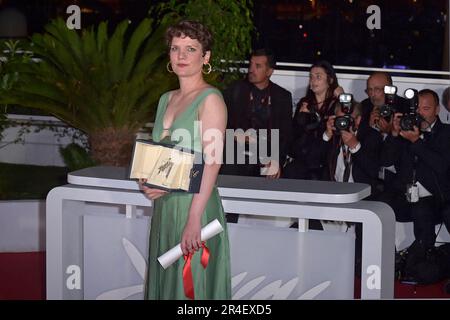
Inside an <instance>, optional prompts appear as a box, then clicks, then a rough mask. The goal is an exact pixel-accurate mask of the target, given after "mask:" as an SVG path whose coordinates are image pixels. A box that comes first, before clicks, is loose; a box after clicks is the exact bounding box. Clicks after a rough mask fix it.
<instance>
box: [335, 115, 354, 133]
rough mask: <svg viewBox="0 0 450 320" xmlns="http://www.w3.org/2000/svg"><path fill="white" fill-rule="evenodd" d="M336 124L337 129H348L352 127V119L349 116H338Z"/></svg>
mask: <svg viewBox="0 0 450 320" xmlns="http://www.w3.org/2000/svg"><path fill="white" fill-rule="evenodd" d="M334 126H335V128H336V129H337V130H348V129H349V128H350V119H349V118H348V117H337V118H336V119H335V120H334Z"/></svg>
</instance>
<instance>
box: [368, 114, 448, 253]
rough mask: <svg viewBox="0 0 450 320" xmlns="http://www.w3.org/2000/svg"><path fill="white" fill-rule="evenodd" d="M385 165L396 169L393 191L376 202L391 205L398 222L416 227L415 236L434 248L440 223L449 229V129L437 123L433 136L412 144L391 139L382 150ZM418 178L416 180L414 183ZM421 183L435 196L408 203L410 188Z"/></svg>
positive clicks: (427, 135) (394, 138)
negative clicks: (406, 194) (411, 185)
mask: <svg viewBox="0 0 450 320" xmlns="http://www.w3.org/2000/svg"><path fill="white" fill-rule="evenodd" d="M381 162H382V165H384V166H389V165H395V168H396V170H397V175H396V179H395V180H394V182H393V184H392V191H391V192H389V193H386V192H385V193H383V194H382V195H380V197H379V198H378V199H377V200H380V201H384V202H386V203H387V204H388V205H390V206H391V207H392V208H393V209H394V212H395V215H396V219H397V221H401V222H406V221H412V222H413V223H414V236H415V238H416V240H417V241H419V242H421V243H422V244H423V245H424V246H425V247H430V246H433V245H434V242H435V239H436V235H435V231H434V227H435V225H436V224H437V223H440V222H442V220H444V222H445V223H446V227H447V229H449V227H450V225H449V222H450V216H449V214H450V210H449V208H448V207H449V201H450V125H446V124H443V123H442V122H441V121H440V120H439V119H437V120H436V122H435V124H434V126H433V128H432V130H431V132H425V133H423V138H420V139H419V140H418V141H416V142H414V143H411V142H409V141H408V140H406V139H403V138H401V137H389V140H387V141H386V142H385V144H384V146H383V150H382V157H381ZM414 176H415V179H414ZM413 182H420V184H421V185H422V186H423V187H424V188H426V189H427V190H428V191H429V192H430V193H431V194H432V195H431V196H426V197H421V198H419V201H418V202H408V201H407V200H406V196H405V193H406V191H407V185H408V184H412V183H413Z"/></svg>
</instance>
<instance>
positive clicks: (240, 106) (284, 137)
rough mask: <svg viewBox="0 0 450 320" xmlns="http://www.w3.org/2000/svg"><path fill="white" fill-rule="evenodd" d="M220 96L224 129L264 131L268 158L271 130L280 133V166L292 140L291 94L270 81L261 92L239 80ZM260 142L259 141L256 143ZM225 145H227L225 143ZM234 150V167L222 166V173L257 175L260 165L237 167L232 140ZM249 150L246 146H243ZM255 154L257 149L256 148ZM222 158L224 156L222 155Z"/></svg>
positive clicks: (247, 164)
mask: <svg viewBox="0 0 450 320" xmlns="http://www.w3.org/2000/svg"><path fill="white" fill-rule="evenodd" d="M223 96H224V99H225V103H226V105H227V109H228V123H227V129H234V130H237V129H242V130H244V132H245V131H246V130H248V129H255V130H260V129H267V137H268V138H269V140H268V141H267V149H268V150H267V155H271V150H270V144H271V141H270V130H272V129H278V130H279V155H278V156H279V158H278V159H279V161H280V166H282V165H283V163H284V161H285V159H286V154H287V148H288V146H289V142H290V139H291V121H292V95H291V93H290V92H289V91H287V90H286V89H283V88H282V87H280V86H279V85H277V84H275V83H273V82H272V81H269V85H268V87H267V88H265V89H263V90H260V89H259V88H257V87H256V86H255V85H253V84H251V83H250V82H248V81H247V80H240V81H237V82H235V83H234V84H233V85H231V86H230V87H228V88H227V89H226V90H225V91H224V92H223ZM258 142H259V140H258ZM228 143H230V142H229V141H228ZM233 145H234V147H235V152H234V156H235V158H234V159H233V160H234V161H233V164H226V159H224V160H225V161H224V164H223V165H222V168H221V172H220V173H221V174H233V175H242V176H260V175H261V174H260V169H261V164H260V163H259V159H258V163H257V164H249V163H248V161H247V160H246V164H236V163H237V162H236V161H237V159H236V158H237V154H236V153H237V152H236V151H237V143H236V141H233ZM246 149H247V150H248V146H246ZM258 153H259V155H261V153H260V146H259V145H258ZM224 158H226V153H225V152H224Z"/></svg>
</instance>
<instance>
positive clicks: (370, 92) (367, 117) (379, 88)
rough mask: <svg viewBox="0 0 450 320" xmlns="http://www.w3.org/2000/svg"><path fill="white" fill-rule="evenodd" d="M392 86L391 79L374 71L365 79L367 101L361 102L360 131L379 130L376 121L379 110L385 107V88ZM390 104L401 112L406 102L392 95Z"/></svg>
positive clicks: (378, 117) (385, 73)
mask: <svg viewBox="0 0 450 320" xmlns="http://www.w3.org/2000/svg"><path fill="white" fill-rule="evenodd" d="M386 86H389V87H392V86H393V82H392V78H391V76H390V75H389V73H387V72H380V71H375V72H373V73H372V74H371V75H370V76H369V78H368V79H367V84H366V90H365V92H366V94H367V96H368V98H367V99H364V100H363V101H362V102H361V106H362V111H361V112H362V113H361V125H360V130H366V129H368V128H373V129H375V130H380V129H381V128H380V127H379V124H378V120H379V119H380V109H381V108H382V107H383V106H385V105H386V102H387V100H388V99H387V98H386V94H385V87H386ZM391 101H392V103H394V104H395V105H396V109H397V110H398V112H402V111H403V109H404V107H405V104H406V101H405V99H403V98H402V97H399V96H398V95H396V93H394V97H393V99H391Z"/></svg>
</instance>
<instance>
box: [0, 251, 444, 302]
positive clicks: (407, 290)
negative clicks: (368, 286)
mask: <svg viewBox="0 0 450 320" xmlns="http://www.w3.org/2000/svg"><path fill="white" fill-rule="evenodd" d="M444 283H445V281H443V282H441V283H437V284H434V285H429V286H419V285H409V284H403V283H399V282H396V283H395V292H394V295H395V298H397V299H414V298H430V299H435V298H439V299H450V294H447V293H445V292H444V289H443V286H444ZM360 285H361V284H360V280H359V279H355V292H356V294H355V298H359V296H360V294H359V292H360V291H359V287H360ZM5 299H7V300H43V299H45V252H24V253H0V300H5Z"/></svg>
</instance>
